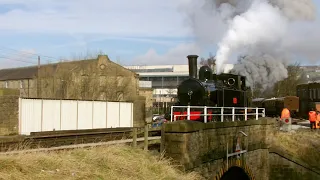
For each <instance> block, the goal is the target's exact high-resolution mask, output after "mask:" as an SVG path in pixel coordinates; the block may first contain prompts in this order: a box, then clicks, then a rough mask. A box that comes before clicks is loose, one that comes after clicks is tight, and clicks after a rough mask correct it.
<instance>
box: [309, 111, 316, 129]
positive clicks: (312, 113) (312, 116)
mask: <svg viewBox="0 0 320 180" xmlns="http://www.w3.org/2000/svg"><path fill="white" fill-rule="evenodd" d="M309 121H310V128H311V129H315V128H316V121H317V112H316V111H315V110H314V109H313V108H311V111H309Z"/></svg>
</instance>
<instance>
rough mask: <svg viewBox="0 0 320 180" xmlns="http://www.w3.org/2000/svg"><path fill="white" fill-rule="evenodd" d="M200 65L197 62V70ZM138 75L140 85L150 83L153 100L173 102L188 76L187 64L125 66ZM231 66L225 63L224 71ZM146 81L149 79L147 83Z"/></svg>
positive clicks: (231, 65)
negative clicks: (180, 85) (179, 87)
mask: <svg viewBox="0 0 320 180" xmlns="http://www.w3.org/2000/svg"><path fill="white" fill-rule="evenodd" d="M200 67H201V65H199V64H198V70H199V69H200ZM125 68H127V69H130V70H132V71H134V72H136V73H138V74H139V76H140V86H146V85H149V86H150V85H151V87H152V88H153V98H154V100H155V101H154V102H155V103H156V104H158V102H161V103H165V102H173V101H174V98H175V97H176V95H177V86H178V85H179V84H180V83H181V82H182V81H183V80H186V79H188V77H189V66H188V64H186V65H153V66H125ZM232 68H233V64H227V65H226V66H225V70H224V72H225V73H227V72H229V71H230V70H231V69H232ZM148 81H151V82H149V83H148Z"/></svg>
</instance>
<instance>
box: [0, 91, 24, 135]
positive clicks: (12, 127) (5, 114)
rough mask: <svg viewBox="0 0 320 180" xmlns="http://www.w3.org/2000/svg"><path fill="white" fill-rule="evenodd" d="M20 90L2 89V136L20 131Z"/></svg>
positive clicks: (0, 112) (0, 93)
mask: <svg viewBox="0 0 320 180" xmlns="http://www.w3.org/2000/svg"><path fill="white" fill-rule="evenodd" d="M19 94H20V91H19V90H15V89H0V135H10V134H17V133H18V131H19V126H18V121H19V117H18V116H19Z"/></svg>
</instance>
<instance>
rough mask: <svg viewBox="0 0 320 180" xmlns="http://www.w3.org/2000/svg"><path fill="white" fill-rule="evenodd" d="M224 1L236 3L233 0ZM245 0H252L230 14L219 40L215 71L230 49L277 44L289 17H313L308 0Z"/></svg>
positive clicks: (218, 70) (292, 19) (221, 66)
mask: <svg viewBox="0 0 320 180" xmlns="http://www.w3.org/2000/svg"><path fill="white" fill-rule="evenodd" d="M219 2H220V3H221V1H219ZM224 2H225V3H229V4H230V5H231V6H234V7H237V4H236V3H235V1H224ZM248 2H250V3H251V4H250V5H249V7H248V9H246V10H245V11H244V12H243V13H241V14H239V15H236V16H234V17H233V19H232V20H231V22H230V25H229V29H228V31H227V33H226V35H225V36H224V37H223V39H222V41H221V42H220V43H219V44H218V47H219V49H218V51H217V56H216V58H217V62H216V64H217V73H218V74H219V73H221V72H222V70H223V64H224V63H225V62H227V60H228V59H229V57H230V55H231V54H232V53H233V52H235V51H237V50H241V49H244V48H246V47H248V46H255V45H259V44H267V45H268V44H269V45H271V44H273V45H275V44H276V43H278V44H280V43H281V40H282V37H284V36H285V34H286V32H287V28H288V24H289V23H290V22H291V21H294V20H309V19H312V18H313V17H314V6H313V4H312V1H311V0H269V1H268V0H251V1H250V0H248V1H247V3H248ZM220 3H219V4H220ZM220 5H222V4H220Z"/></svg>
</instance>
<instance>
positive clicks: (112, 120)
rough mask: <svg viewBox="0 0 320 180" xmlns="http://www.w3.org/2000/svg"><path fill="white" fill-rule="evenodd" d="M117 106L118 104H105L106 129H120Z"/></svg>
mask: <svg viewBox="0 0 320 180" xmlns="http://www.w3.org/2000/svg"><path fill="white" fill-rule="evenodd" d="M119 104H120V103H119V102H107V128H114V127H120V122H119V121H120V120H119V119H120V114H119V110H120V105H119ZM123 113H125V112H123Z"/></svg>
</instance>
